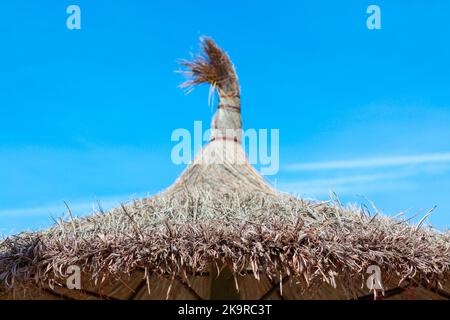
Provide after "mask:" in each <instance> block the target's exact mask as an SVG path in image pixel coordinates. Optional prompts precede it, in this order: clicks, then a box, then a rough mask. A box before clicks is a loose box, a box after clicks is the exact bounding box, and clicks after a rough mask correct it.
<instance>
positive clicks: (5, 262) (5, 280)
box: [0, 193, 450, 295]
mask: <svg viewBox="0 0 450 320" xmlns="http://www.w3.org/2000/svg"><path fill="white" fill-rule="evenodd" d="M217 197H220V196H219V195H210V197H204V196H202V197H199V198H192V197H186V198H183V197H179V195H177V197H175V198H173V197H167V196H157V197H154V198H151V199H146V200H142V201H136V202H134V203H132V204H129V205H127V206H122V207H120V208H117V209H114V210H112V211H110V212H108V213H105V214H98V215H95V216H92V217H88V218H85V219H74V220H71V221H68V222H61V223H59V224H58V225H56V226H55V227H53V228H51V229H49V230H48V231H45V232H40V233H23V234H20V235H18V236H14V237H9V238H6V239H5V240H4V241H2V242H1V244H0V252H1V253H0V284H1V288H2V289H1V290H3V291H7V290H9V289H12V288H16V287H18V286H22V285H25V286H27V285H33V286H34V285H39V286H43V287H45V286H47V285H48V284H49V283H61V281H62V280H61V279H65V277H66V274H65V270H66V268H67V267H68V266H70V265H78V266H80V267H81V268H82V270H83V271H84V272H86V273H88V274H90V275H91V276H92V281H96V282H102V281H105V280H106V278H107V277H106V278H105V274H107V275H109V277H120V276H122V275H127V274H128V275H129V274H131V273H133V272H134V271H136V270H144V269H145V270H146V272H148V273H150V274H160V275H169V276H170V277H182V278H185V277H184V276H185V275H186V274H194V273H198V272H206V271H208V268H209V267H210V265H211V264H212V263H215V262H217V261H220V262H221V263H223V264H225V265H228V266H229V268H230V270H232V272H233V273H235V274H243V273H245V272H247V269H249V268H250V270H251V271H252V274H253V275H254V277H255V278H257V279H259V278H260V277H261V276H262V275H264V276H268V277H269V278H270V279H275V280H277V279H280V277H281V276H282V275H288V276H291V277H293V278H294V279H297V281H298V282H299V283H301V284H302V286H304V287H305V288H306V287H308V286H309V287H311V286H315V285H318V284H319V283H322V282H324V283H328V284H330V285H332V286H336V281H335V280H336V278H337V277H338V275H340V276H346V277H347V279H348V281H349V282H352V281H353V282H354V280H350V279H354V278H355V277H360V278H361V283H362V284H364V280H365V279H367V276H368V274H366V269H367V267H368V266H370V265H378V266H379V267H380V268H381V270H382V273H383V280H386V279H390V278H393V279H400V280H398V282H404V281H406V280H409V281H411V280H412V281H415V282H417V283H427V284H430V285H431V286H434V287H436V288H437V287H438V286H439V283H441V282H445V281H448V279H449V278H450V235H449V234H448V233H447V234H445V233H440V232H438V231H436V230H432V229H423V228H421V229H417V228H416V227H415V226H411V225H409V224H406V223H402V222H400V221H398V220H394V219H391V218H387V217H384V216H382V215H378V216H376V217H375V218H373V217H370V216H369V215H367V214H365V213H364V212H363V211H362V210H360V209H357V208H356V207H353V208H345V207H342V206H341V205H340V204H338V203H332V204H325V203H314V202H307V201H303V200H300V199H297V198H294V197H291V196H287V195H285V196H277V197H268V196H267V195H264V196H263V195H260V196H258V195H247V196H246V195H245V194H242V193H241V194H227V195H225V196H222V197H220V198H217ZM213 199H214V200H213ZM194 217H195V219H194ZM344 278H345V277H344ZM150 285H151V284H150ZM338 285H340V286H342V288H341V289H342V290H345V287H346V285H345V281H339V284H338ZM349 287H350V284H349ZM348 295H351V292H350V291H349V292H348Z"/></svg>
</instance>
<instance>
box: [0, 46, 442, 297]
mask: <svg viewBox="0 0 450 320" xmlns="http://www.w3.org/2000/svg"><path fill="white" fill-rule="evenodd" d="M202 49H203V52H202V53H201V54H200V55H199V56H198V57H197V58H195V60H194V61H191V62H189V61H186V62H183V65H184V66H185V67H186V74H187V75H188V76H189V80H188V81H187V82H186V83H185V84H184V85H183V86H184V87H187V88H188V89H190V88H192V87H193V86H195V85H199V84H202V83H207V84H210V85H211V86H212V88H213V89H214V90H217V92H218V94H219V105H218V108H217V111H216V113H215V114H214V117H213V121H212V134H211V141H210V142H209V143H208V144H207V145H205V146H204V148H203V150H202V151H201V152H200V154H199V155H197V157H196V158H195V160H194V161H193V162H192V163H191V164H190V165H189V166H188V167H187V168H186V170H185V171H184V172H183V173H182V174H181V176H180V177H179V178H178V179H177V181H176V182H175V183H174V184H173V185H172V186H170V187H169V188H168V189H167V190H165V191H163V192H162V193H160V194H158V195H155V196H153V197H151V198H145V199H141V200H136V201H133V202H131V203H127V204H123V205H121V206H120V207H118V208H115V209H112V210H110V211H108V212H98V213H97V214H94V215H92V216H88V217H85V218H72V216H71V218H70V219H69V220H68V221H63V220H61V221H59V222H58V223H57V224H56V225H54V226H53V227H52V228H50V229H48V230H45V231H39V232H31V233H30V232H28V233H21V234H18V235H15V236H11V237H7V238H5V239H4V240H2V241H1V242H0V297H1V298H3V299H219V298H228V299H373V298H374V296H375V295H377V296H378V297H380V296H381V297H384V298H385V299H449V298H450V281H449V279H450V234H449V233H448V232H447V233H444V232H439V231H437V230H435V229H432V228H429V227H427V228H425V227H424V226H423V221H421V222H420V223H419V224H418V225H412V224H409V223H408V222H407V221H403V220H400V219H399V218H390V217H386V216H383V215H382V214H379V213H378V212H373V213H370V212H368V210H365V209H363V208H360V207H357V206H342V205H341V204H340V202H339V201H338V200H337V199H334V198H333V199H332V200H330V201H328V202H314V201H306V200H303V199H299V198H297V197H294V196H291V195H287V194H283V193H280V192H278V191H277V190H275V189H274V188H272V187H271V186H270V185H269V184H268V183H267V182H266V181H265V180H264V179H263V178H262V177H261V176H260V175H259V173H258V172H257V171H256V170H255V169H254V168H253V167H252V166H251V165H250V164H249V162H248V161H247V158H246V155H245V152H244V150H243V148H242V146H241V138H242V136H241V129H242V121H241V113H240V110H241V104H240V89H239V84H238V78H237V75H236V72H235V69H234V67H233V65H232V63H231V61H230V59H229V57H228V55H227V54H226V53H225V52H224V51H223V50H222V49H220V48H219V47H218V46H217V45H216V44H215V43H214V42H213V40H211V39H204V40H203V42H202ZM74 270H75V271H74ZM76 270H79V271H80V277H79V278H74V275H76ZM371 270H372V271H373V272H374V273H372V271H371ZM378 275H379V277H378ZM77 279H78V280H80V281H79V283H78V285H76V288H75V289H73V286H71V285H70V284H77ZM375 280H376V281H375ZM374 284H375V286H371V285H374Z"/></svg>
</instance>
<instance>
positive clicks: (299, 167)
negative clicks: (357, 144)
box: [286, 152, 450, 171]
mask: <svg viewBox="0 0 450 320" xmlns="http://www.w3.org/2000/svg"><path fill="white" fill-rule="evenodd" d="M434 163H450V152H447V153H428V154H420V155H409V156H384V157H373V158H366V159H353V160H337V161H325V162H307V163H294V164H291V165H288V166H286V169H287V170H288V171H319V170H337V169H359V168H381V167H394V166H407V165H418V164H434Z"/></svg>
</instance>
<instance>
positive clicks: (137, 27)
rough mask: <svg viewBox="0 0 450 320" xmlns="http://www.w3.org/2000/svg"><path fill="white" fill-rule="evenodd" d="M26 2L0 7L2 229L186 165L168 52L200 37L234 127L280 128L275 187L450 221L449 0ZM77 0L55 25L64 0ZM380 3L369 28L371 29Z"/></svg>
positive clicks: (196, 97) (197, 112)
mask: <svg viewBox="0 0 450 320" xmlns="http://www.w3.org/2000/svg"><path fill="white" fill-rule="evenodd" d="M242 2H244V1H227V2H226V3H223V2H214V1H195V2H189V3H188V2H186V1H144V0H141V1H138V0H127V1H125V0H120V1H119V0H118V1H102V0H96V1H90V0H89V1H88V0H86V1H80V0H70V1H69V0H64V1H63V0H61V1H50V0H43V1H33V0H27V1H24V0H17V1H10V2H2V4H1V5H0V37H1V39H2V50H1V51H0V72H1V76H0V121H1V126H0V233H3V234H11V233H14V232H19V231H22V230H29V229H31V230H35V229H39V228H44V227H47V226H49V225H51V223H52V221H51V219H50V218H49V217H50V216H53V217H58V216H61V215H63V214H64V211H65V209H64V204H63V201H67V202H68V203H69V205H70V206H71V207H72V210H73V211H74V212H75V213H76V214H78V215H84V214H88V213H90V212H92V210H93V206H95V204H96V203H97V202H100V203H101V204H102V206H103V207H104V208H110V207H113V206H115V205H117V204H119V203H120V202H121V201H127V200H129V199H131V198H133V197H143V196H147V195H151V194H154V193H156V192H158V191H160V190H162V189H164V188H165V187H167V186H168V185H170V184H171V183H172V182H173V181H174V180H175V179H176V177H177V175H178V174H179V173H180V172H181V171H182V170H183V169H184V167H183V166H176V165H174V164H173V163H172V162H171V159H170V154H171V149H172V147H173V146H174V142H172V141H171V139H170V138H171V133H172V131H173V130H174V129H176V128H187V129H191V128H193V121H194V120H201V121H204V122H205V123H209V121H210V118H211V116H212V112H213V110H211V108H210V107H209V106H208V104H207V100H208V99H207V96H208V89H207V88H199V89H196V90H195V91H194V92H193V93H191V94H190V95H188V96H186V95H185V94H184V93H183V91H181V90H179V89H178V88H177V86H178V84H179V83H180V82H181V81H182V80H183V79H182V77H181V76H180V75H179V74H177V73H175V72H174V70H176V69H178V66H177V63H176V62H177V60H178V59H179V58H189V54H190V52H193V53H195V52H197V51H198V39H199V37H200V36H202V35H208V36H212V37H213V38H214V39H215V40H216V41H217V42H218V43H219V44H220V45H221V46H222V47H224V48H225V49H226V50H227V52H228V53H229V54H230V56H231V58H232V60H233V62H234V64H235V65H236V68H237V71H238V74H239V77H240V83H241V87H242V112H243V121H244V126H245V128H269V129H270V128H277V129H279V130H280V171H279V173H278V174H277V175H275V176H269V177H267V179H268V180H269V181H270V182H271V183H273V184H276V186H277V187H278V188H280V189H281V190H285V191H289V192H292V193H295V194H298V195H300V196H303V197H308V198H316V199H327V197H328V193H329V191H330V190H334V191H335V192H336V193H337V194H338V195H339V197H340V198H341V201H342V202H344V203H347V202H361V203H368V202H369V200H370V201H373V202H374V203H375V204H376V206H377V207H378V208H379V209H380V210H382V211H383V212H384V213H385V214H396V213H398V212H399V211H401V210H409V211H408V215H413V214H415V213H417V212H421V213H422V214H425V213H426V212H427V211H428V210H429V209H431V208H432V207H433V206H434V205H437V209H436V211H435V212H434V213H433V215H432V216H431V217H430V218H429V220H428V222H429V223H431V224H432V225H434V226H436V227H437V228H439V229H446V228H447V227H448V225H449V224H450V203H449V195H450V126H449V123H450V90H449V88H450V59H449V57H450V43H449V41H448V35H449V31H450V25H449V24H448V17H449V14H450V2H444V1H425V0H422V1H406V0H404V1H400V0H390V1H379V0H372V1H362V0H357V1H356V0H355V1H333V2H331V1H317V0H315V1H312V0H311V1H245V3H242ZM72 4H76V5H79V6H80V8H81V19H82V29H81V30H68V29H67V27H66V18H67V16H68V15H67V14H66V8H67V7H68V6H69V5H72ZM370 4H377V5H379V6H380V8H381V13H382V30H368V29H367V27H366V19H367V14H366V8H367V7H368V6H369V5H370Z"/></svg>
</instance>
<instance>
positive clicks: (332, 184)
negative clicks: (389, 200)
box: [278, 172, 414, 197]
mask: <svg viewBox="0 0 450 320" xmlns="http://www.w3.org/2000/svg"><path fill="white" fill-rule="evenodd" d="M413 175H414V173H413V172H388V173H374V174H356V175H348V176H338V177H327V178H320V179H306V180H300V181H290V182H281V183H279V185H278V187H279V189H280V190H283V191H287V192H291V193H296V194H301V195H307V196H310V197H321V196H327V195H328V194H329V192H330V191H336V192H338V193H339V194H340V195H343V194H350V193H351V194H354V193H358V194H365V193H367V192H370V191H377V190H383V191H387V190H390V189H396V190H398V189H399V188H400V187H403V188H407V187H408V183H407V182H405V181H404V179H405V178H408V177H410V176H413ZM392 181H395V184H392Z"/></svg>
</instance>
